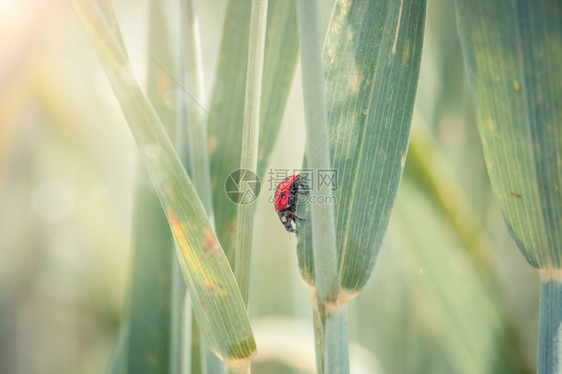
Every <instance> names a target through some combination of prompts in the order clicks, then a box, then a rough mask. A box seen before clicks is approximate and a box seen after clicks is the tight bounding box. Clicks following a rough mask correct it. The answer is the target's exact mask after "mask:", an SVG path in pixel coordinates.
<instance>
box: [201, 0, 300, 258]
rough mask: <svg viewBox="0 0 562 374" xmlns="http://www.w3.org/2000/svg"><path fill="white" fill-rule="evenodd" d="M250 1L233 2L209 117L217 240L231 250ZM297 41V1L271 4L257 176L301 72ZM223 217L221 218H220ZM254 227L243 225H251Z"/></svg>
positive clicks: (261, 170)
mask: <svg viewBox="0 0 562 374" xmlns="http://www.w3.org/2000/svg"><path fill="white" fill-rule="evenodd" d="M250 9H251V2H250V1H249V0H232V1H230V2H229V5H228V9H227V13H226V21H225V25H224V31H223V39H222V46H221V51H220V57H219V63H218V68H217V75H216V81H215V86H214V90H213V97H212V100H211V106H210V111H209V113H210V114H211V117H210V118H209V121H208V128H209V148H210V152H211V175H212V184H213V190H214V197H213V205H214V207H215V211H216V212H217V217H216V228H217V235H218V237H219V239H220V241H221V243H223V245H224V246H225V247H227V248H225V250H226V251H227V255H228V258H229V260H231V261H232V260H233V254H232V253H230V252H229V247H230V246H229V245H228V243H229V242H230V241H231V240H232V235H233V234H234V233H235V232H236V230H237V228H238V226H237V223H236V205H235V204H234V203H233V202H232V201H230V200H229V199H228V197H227V196H226V194H225V192H224V183H225V180H226V178H227V177H228V175H229V174H230V173H231V172H232V171H234V170H236V169H238V167H239V161H240V155H241V152H242V148H241V147H242V146H241V144H242V126H241V125H242V122H243V116H244V97H245V95H244V93H245V82H246V66H247V57H248V37H249V36H248V35H249V22H250ZM297 53H298V42H297V25H296V18H295V4H294V1H293V0H270V1H269V4H268V17H267V30H266V40H265V56H264V59H265V61H264V72H263V82H262V93H261V110H260V127H261V131H260V136H259V148H258V175H259V176H263V173H264V171H265V168H266V166H267V162H268V158H269V154H270V153H271V150H272V148H273V144H274V142H275V139H276V138H277V133H278V130H279V125H280V123H281V119H282V117H283V112H284V110H285V104H286V102H287V97H288V94H289V89H290V87H291V83H292V78H293V75H294V72H295V68H296V61H297V55H298V54H297ZM219 215H220V216H219ZM247 224H250V225H251V223H249V222H243V223H240V225H247Z"/></svg>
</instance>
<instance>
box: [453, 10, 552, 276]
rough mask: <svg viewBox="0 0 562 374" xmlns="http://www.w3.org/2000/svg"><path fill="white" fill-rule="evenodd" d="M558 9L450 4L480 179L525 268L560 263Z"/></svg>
mask: <svg viewBox="0 0 562 374" xmlns="http://www.w3.org/2000/svg"><path fill="white" fill-rule="evenodd" d="M561 16H562V4H561V3H560V2H558V1H536V2H529V1H515V2H509V1H497V2H484V1H477V2H474V4H472V3H471V4H470V5H468V4H467V3H464V2H460V1H459V2H457V20H458V29H459V35H460V39H461V44H462V47H463V53H464V56H465V61H466V65H467V70H468V76H469V80H470V83H471V88H472V92H473V95H474V99H475V102H476V108H477V118H478V127H479V132H480V136H481V139H482V144H483V148H484V155H485V158H486V165H487V168H488V174H489V176H490V180H491V183H492V188H493V191H494V194H495V195H496V197H497V199H498V201H499V203H500V206H501V208H502V211H503V213H504V217H505V221H506V223H507V225H508V227H509V229H510V231H511V233H512V236H513V237H514V239H515V241H516V242H517V244H518V246H519V248H520V250H521V252H522V253H523V255H524V256H525V257H526V259H527V260H528V261H529V263H531V264H532V265H533V266H535V267H538V268H541V269H551V268H555V269H559V268H560V267H561V266H562V252H561V249H562V229H561V228H562V192H561V190H560V186H561V185H562V157H561V153H560V152H561V151H560V150H561V148H562V130H561V126H560V118H561V117H562V84H560V82H562V72H561V69H560V68H559V64H560V61H561V60H562V24H561V23H560V17H561Z"/></svg>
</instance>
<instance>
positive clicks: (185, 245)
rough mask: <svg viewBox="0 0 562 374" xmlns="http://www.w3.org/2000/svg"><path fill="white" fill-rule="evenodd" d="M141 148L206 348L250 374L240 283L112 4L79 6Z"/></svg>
mask: <svg viewBox="0 0 562 374" xmlns="http://www.w3.org/2000/svg"><path fill="white" fill-rule="evenodd" d="M73 4H74V6H75V9H76V10H77V12H78V14H79V17H80V19H81V21H82V23H83V24H84V27H85V29H86V31H87V33H88V35H89V36H90V38H91V40H92V42H93V43H94V46H95V47H96V50H97V52H98V54H99V57H100V59H101V61H102V63H103V67H104V69H105V71H106V74H107V76H108V78H109V81H110V83H111V85H112V87H113V90H114V92H115V94H116V96H117V99H118V100H119V103H120V105H121V108H122V110H123V113H124V114H125V117H126V118H127V120H128V122H129V126H130V129H131V131H132V133H133V135H134V137H135V140H136V141H137V144H138V146H139V148H140V153H141V156H142V160H143V162H144V164H145V166H146V168H147V170H148V172H149V174H150V176H151V179H152V182H153V184H154V186H155V190H156V192H157V194H158V197H159V199H160V202H161V204H162V205H163V208H164V211H165V213H166V216H167V218H168V222H169V224H170V226H171V229H172V233H173V235H174V240H175V243H176V249H177V254H178V257H179V259H180V264H181V265H182V270H183V273H184V277H185V280H186V284H187V287H188V290H189V293H190V295H191V298H192V300H193V308H194V313H195V315H196V318H197V321H198V322H199V326H200V327H201V330H202V331H203V334H204V335H205V337H206V338H207V341H208V343H209V347H210V349H211V350H213V351H214V352H215V353H216V354H217V355H219V356H220V357H222V358H223V359H224V360H225V361H226V362H227V363H229V364H230V365H240V366H242V367H246V366H247V365H248V364H249V358H250V357H251V356H252V355H253V353H254V351H255V342H254V339H253V336H252V331H251V329H250V325H249V321H248V317H247V314H246V310H245V308H244V304H243V301H242V298H241V296H240V293H239V291H238V288H237V286H236V281H235V279H234V276H233V274H232V271H231V270H230V268H229V266H228V262H227V260H226V257H225V255H224V253H223V251H222V249H221V246H220V244H219V242H218V240H217V238H216V237H215V235H214V233H213V230H212V228H211V225H210V223H209V221H208V218H207V216H206V214H205V211H204V208H203V206H202V204H201V202H200V200H199V198H198V196H197V194H196V192H195V189H194V188H193V185H192V184H191V181H190V180H189V178H188V176H187V174H186V172H185V169H184V168H183V167H182V165H181V162H180V161H179V159H178V157H177V155H176V153H175V152H174V150H173V147H172V145H171V143H170V140H169V139H168V137H167V136H166V133H165V131H164V129H163V127H162V124H161V123H160V119H159V118H158V116H157V115H156V113H155V111H154V109H153V108H152V106H151V104H150V103H149V102H148V100H147V99H146V97H145V96H144V95H143V93H142V91H141V89H140V87H139V85H138V84H137V83H136V81H135V79H134V76H133V72H132V69H131V66H130V62H129V59H128V57H127V54H126V51H125V47H124V44H123V41H122V38H121V35H120V32H119V29H118V26H117V21H116V19H115V16H114V13H113V9H112V7H111V5H110V3H109V2H93V1H88V2H86V1H74V2H73Z"/></svg>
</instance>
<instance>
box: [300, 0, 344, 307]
mask: <svg viewBox="0 0 562 374" xmlns="http://www.w3.org/2000/svg"><path fill="white" fill-rule="evenodd" d="M318 18H319V16H318V4H317V2H316V1H297V21H298V28H299V41H300V52H301V70H302V86H303V87H302V88H303V99H304V104H305V105H304V114H305V118H306V133H307V137H306V149H307V150H314V152H307V154H306V157H307V162H308V166H309V167H310V168H312V169H313V170H329V169H330V167H331V161H330V148H329V145H328V143H329V142H328V141H326V140H327V139H328V138H329V135H328V118H327V111H326V94H325V92H324V68H323V65H322V47H321V37H320V25H319V21H318ZM318 187H319V188H313V189H312V191H310V194H311V199H312V198H314V197H317V198H318V197H320V196H321V197H322V198H323V199H322V200H324V201H333V199H332V197H333V193H332V191H331V190H330V189H329V188H328V186H327V185H322V186H318ZM316 200H317V201H319V199H316ZM311 214H312V222H311V224H312V242H313V246H314V251H313V252H314V272H315V278H316V279H315V281H316V292H317V295H318V298H319V299H320V300H321V301H322V302H325V301H331V300H334V299H335V298H336V297H337V293H338V267H337V248H336V242H335V240H334V238H335V232H336V228H335V220H334V209H333V206H332V204H312V205H311Z"/></svg>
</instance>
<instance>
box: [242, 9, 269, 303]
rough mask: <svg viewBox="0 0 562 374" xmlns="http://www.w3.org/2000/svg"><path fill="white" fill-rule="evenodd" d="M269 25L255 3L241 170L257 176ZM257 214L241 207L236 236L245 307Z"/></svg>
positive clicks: (251, 29)
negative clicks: (267, 29)
mask: <svg viewBox="0 0 562 374" xmlns="http://www.w3.org/2000/svg"><path fill="white" fill-rule="evenodd" d="M266 24H267V0H252V13H251V16H250V44H249V48H248V68H247V75H246V101H245V108H244V124H243V127H242V156H241V158H240V169H246V170H250V171H251V172H253V173H254V174H257V166H258V137H259V119H260V105H261V90H262V75H263V65H264V64H263V62H264V51H265V32H266ZM254 210H255V206H254V204H252V203H250V204H241V205H239V206H238V212H237V225H238V231H237V233H236V235H235V236H236V238H235V254H234V256H235V257H234V275H235V277H236V280H237V281H238V287H239V288H240V293H241V294H242V298H243V299H244V302H245V303H246V307H247V306H248V289H249V277H250V254H251V244H252V227H253V225H252V220H253V217H254Z"/></svg>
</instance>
